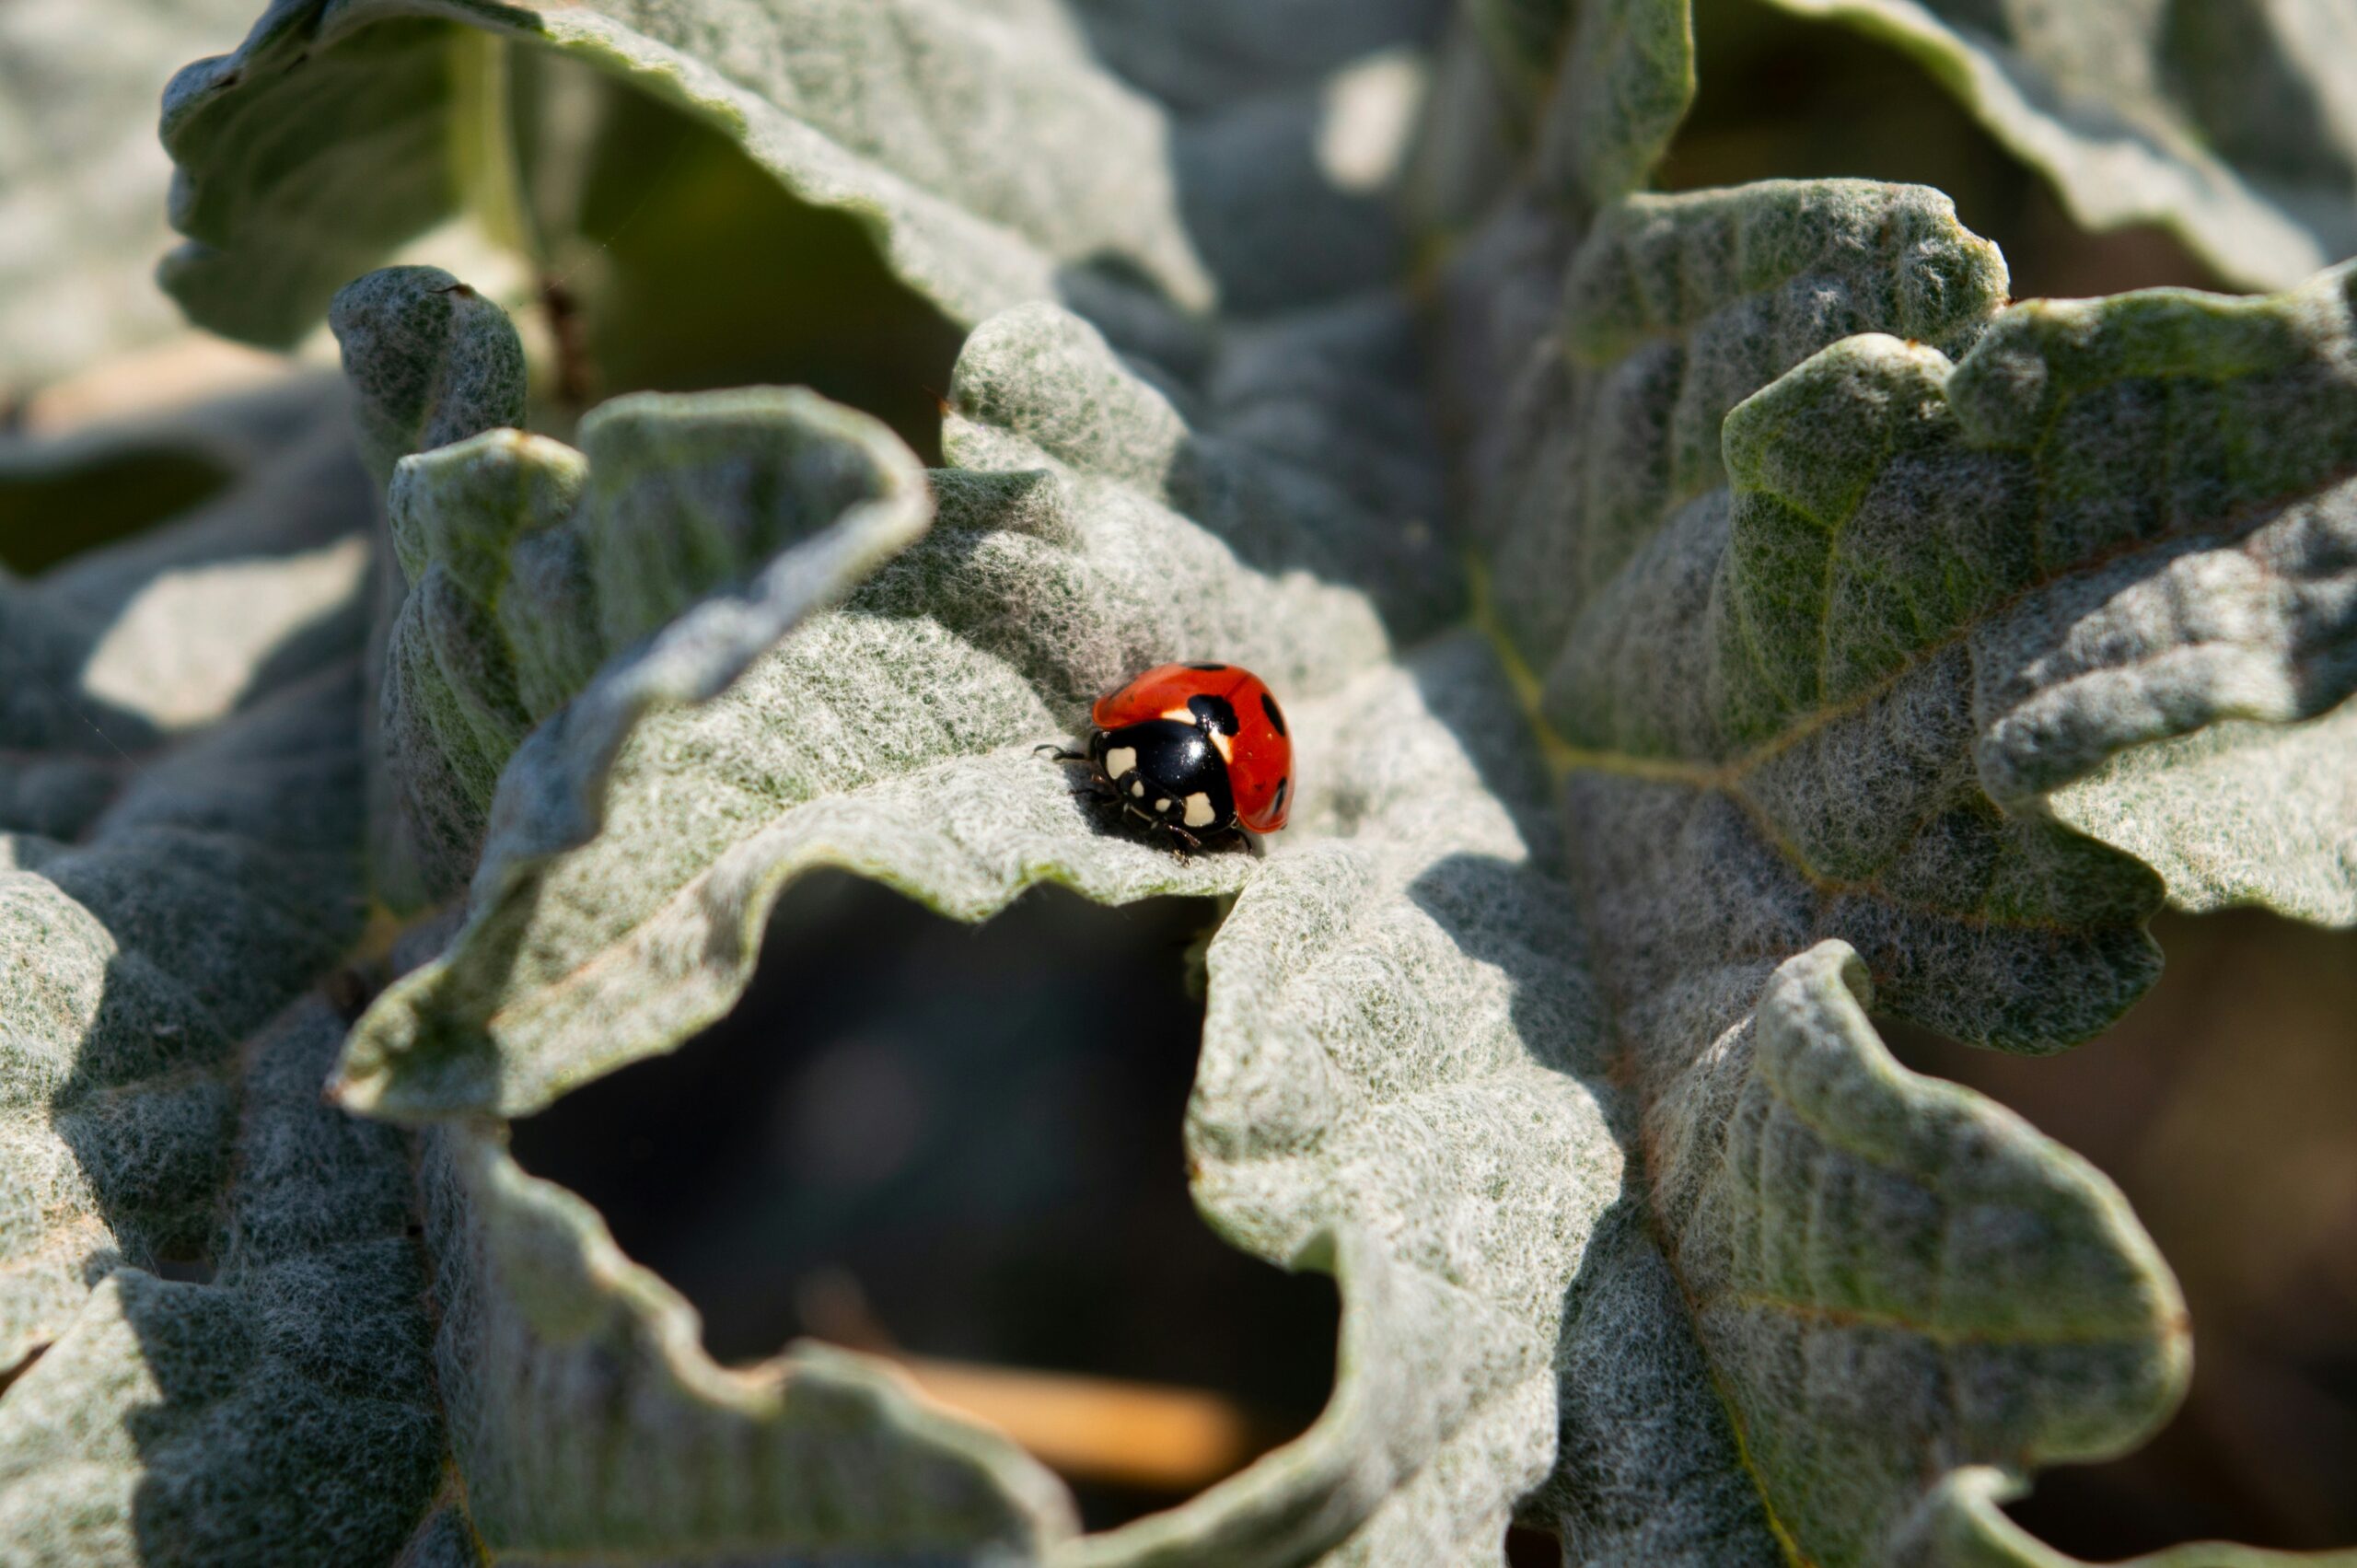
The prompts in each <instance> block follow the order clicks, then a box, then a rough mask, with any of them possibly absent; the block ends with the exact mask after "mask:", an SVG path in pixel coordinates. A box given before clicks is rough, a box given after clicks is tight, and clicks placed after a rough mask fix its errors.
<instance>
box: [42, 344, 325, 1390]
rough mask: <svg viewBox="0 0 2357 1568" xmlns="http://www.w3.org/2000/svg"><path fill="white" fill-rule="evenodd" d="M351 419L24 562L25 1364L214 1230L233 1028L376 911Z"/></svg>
mask: <svg viewBox="0 0 2357 1568" xmlns="http://www.w3.org/2000/svg"><path fill="white" fill-rule="evenodd" d="M319 395H320V389H319V388H318V387H317V386H312V387H309V388H307V389H304V391H303V393H302V396H303V397H304V398H305V399H306V400H307V401H310V402H312V403H314V404H316V403H317V401H318V400H319ZM330 406H331V407H332V404H331V405H330ZM334 424H335V422H334V421H333V420H332V419H330V420H327V421H317V420H314V421H312V422H310V424H309V426H308V434H306V435H304V436H301V437H300V438H299V439H297V440H296V441H295V442H294V443H293V445H292V447H291V448H290V449H288V450H286V451H284V453H283V454H281V455H280V456H279V457H278V458H277V459H276V460H275V461H273V462H266V463H262V462H258V463H257V464H256V466H255V469H254V470H253V471H252V472H250V473H249V474H248V475H246V476H245V478H244V481H243V482H242V483H239V484H238V485H236V486H234V487H233V488H232V489H231V490H230V491H228V492H227V493H226V494H223V495H222V496H220V497H219V498H217V499H215V501H214V502H212V503H211V504H210V505H205V506H203V507H201V508H200V509H199V510H197V511H196V512H195V513H194V514H192V516H191V517H188V518H186V519H185V520H184V521H182V522H181V524H180V526H179V527H177V528H172V529H170V530H168V531H165V532H161V533H156V534H150V535H146V536H144V537H141V538H139V539H136V540H132V541H130V542H128V543H125V544H122V545H118V546H115V547H114V548H112V549H110V550H107V551H104V552H97V553H93V554H90V555H87V556H83V557H80V558H78V559H76V560H75V561H73V562H71V563H67V564H66V565H64V566H63V567H61V568H59V569H57V570H55V571H53V572H52V573H50V574H49V575H46V576H43V577H41V578H39V579H37V580H34V581H31V582H25V581H19V580H17V579H14V578H7V577H0V665H5V668H6V672H7V679H6V699H5V701H4V702H0V813H5V815H0V828H5V831H6V837H5V841H0V842H5V844H6V849H5V851H0V854H5V863H6V866H7V870H6V877H5V881H6V891H5V894H0V900H5V903H4V904H0V907H4V908H5V911H6V927H7V935H6V938H5V948H6V955H7V958H6V963H7V970H6V982H5V983H6V988H7V990H8V993H9V995H10V1000H9V1001H8V1002H7V1003H6V1007H5V1009H0V1012H5V1016H6V1020H7V1022H6V1051H7V1058H8V1065H7V1067H6V1072H5V1074H0V1085H5V1093H6V1097H7V1104H8V1106H9V1107H10V1110H9V1112H8V1118H7V1121H6V1132H5V1133H0V1146H5V1148H6V1150H7V1151H8V1153H7V1160H8V1164H9V1166H10V1167H11V1168H10V1173H9V1179H8V1180H7V1182H6V1186H5V1189H0V1191H6V1193H7V1195H8V1196H7V1200H6V1217H5V1218H0V1260H5V1267H0V1364H5V1365H14V1364H15V1363H17V1361H19V1360H20V1359H21V1358H22V1357H23V1356H24V1355H25V1354H26V1353H28V1352H29V1351H30V1350H32V1349H34V1348H36V1347H37V1346H39V1345H40V1344H41V1343H42V1342H45V1341H46V1340H47V1339H48V1338H50V1337H51V1336H52V1334H54V1333H55V1332H56V1331H57V1330H59V1329H61V1328H62V1327H63V1326H64V1322H65V1321H66V1320H67V1319H69V1318H71V1317H72V1316H73V1315H74V1314H75V1312H77V1311H79V1310H80V1309H81V1307H82V1304H83V1302H84V1300H85V1298H86V1296H87V1293H88V1290H89V1288H90V1286H91V1285H92V1284H94V1283H96V1282H97V1280H98V1279H99V1278H100V1277H102V1276H103V1275H104V1274H105V1273H106V1272H108V1271H109V1270H110V1269H111V1268H112V1267H113V1266H114V1265H115V1264H116V1263H118V1262H120V1261H122V1260H125V1259H128V1260H131V1261H134V1262H137V1263H142V1264H145V1263H148V1262H150V1261H151V1260H153V1258H154V1257H155V1256H157V1253H158V1252H159V1251H160V1252H171V1251H174V1250H176V1249H185V1248H187V1247H190V1246H192V1245H195V1244H197V1243H199V1242H201V1240H202V1238H203V1234H204V1231H205V1227H206V1223H207V1221H206V1215H207V1214H208V1213H209V1211H210V1208H211V1205H212V1202H213V1200H214V1196H215V1193H216V1192H217V1191H218V1190H219V1186H220V1183H221V1180H222V1179H223V1177H224V1175H225V1174H226V1164H227V1159H228V1153H227V1150H228V1143H227V1132H228V1126H229V1119H230V1118H232V1117H234V1114H235V1109H234V1108H235V1103H236V1097H235V1095H234V1093H233V1092H232V1090H231V1087H230V1083H231V1078H232V1075H233V1074H234V1067H235V1063H234V1051H235V1048H236V1043H237V1041H238V1040H239V1039H240V1038H242V1037H243V1036H245V1035H246V1034H247V1033H249V1032H250V1031H251V1030H252V1029H254V1028H257V1027H259V1026H260V1025H261V1023H262V1022H263V1021H265V1020H266V1019H267V1018H268V1017H269V1016H271V1015H272V1014H273V1013H274V1012H276V1011H277V1010H278V1009H279V1008H280V1007H281V1006H283V1005H284V1004H285V1002H286V1001H287V999H288V998H289V997H290V996H291V995H292V994H293V993H296V991H299V990H300V989H302V988H303V987H304V986H306V985H308V983H309V981H310V980H311V979H312V977H313V976H314V975H316V974H317V973H318V972H319V970H320V969H321V968H323V967H324V966H325V965H326V963H327V962H328V961H329V960H330V959H331V958H333V957H334V955H335V953H336V951H337V950H338V948H339V947H341V945H342V943H343V941H344V940H345V939H347V938H348V937H349V936H350V935H352V934H353V933H354V931H355V930H356V925H357V919H358V909H359V879H358V875H357V871H358V868H357V865H355V864H354V861H353V860H352V857H351V854H350V850H351V845H350V842H349V840H348V837H347V835H348V833H349V832H350V830H352V829H353V828H354V826H355V819H354V816H353V812H354V809H355V807H354V801H353V800H352V798H351V797H350V792H351V790H352V789H353V788H354V787H355V786H356V782H357V779H356V772H355V768H356V763H357V756H358V745H359V733H358V726H357V722H356V715H355V714H354V710H353V708H352V707H351V703H352V701H353V699H354V695H355V693H356V680H355V672H354V669H353V668H352V658H353V655H354V652H355V651H356V646H357V637H358V633H359V630H360V622H359V620H358V617H357V616H356V615H355V614H354V613H353V609H354V604H353V601H354V598H355V597H356V593H357V589H358V586H359V579H360V572H361V565H362V562H363V560H364V551H363V549H362V547H361V546H360V544H359V541H358V540H356V539H355V538H354V535H353V533H352V528H353V523H354V514H355V510H356V508H357V507H358V506H365V505H366V490H365V488H364V485H363V482H362V481H361V480H360V476H359V474H358V470H357V469H356V466H355V465H354V463H353V462H352V459H351V455H350V449H349V447H348V446H347V445H346V444H345V443H344V442H343V440H342V438H341V437H340V436H337V435H336V434H335V432H334V428H333V426H334ZM297 428H298V430H301V429H303V428H305V427H304V426H302V425H299V424H298V426H297ZM4 484H5V480H0V485H4ZM362 515H365V514H362ZM315 671H316V672H317V673H313V672H315Z"/></svg>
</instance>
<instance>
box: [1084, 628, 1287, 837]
mask: <svg viewBox="0 0 2357 1568" xmlns="http://www.w3.org/2000/svg"><path fill="white" fill-rule="evenodd" d="M1088 716H1089V720H1090V722H1091V723H1092V724H1093V725H1094V726H1095V727H1094V728H1093V729H1091V730H1090V731H1089V733H1088V749H1086V751H1066V750H1063V749H1061V748H1055V747H1042V748H1041V749H1042V750H1053V751H1054V752H1055V757H1056V761H1059V762H1076V763H1086V765H1087V768H1088V772H1089V777H1090V779H1091V780H1092V782H1094V784H1096V786H1097V791H1098V793H1100V794H1102V795H1104V796H1107V797H1108V798H1109V799H1112V800H1116V801H1118V802H1120V807H1121V814H1122V815H1123V816H1124V817H1129V818H1134V819H1138V820H1140V821H1143V822H1146V823H1149V824H1151V825H1152V826H1154V827H1155V828H1158V829H1160V830H1163V831H1164V832H1167V833H1168V834H1169V835H1170V836H1171V837H1172V838H1174V839H1176V840H1178V841H1179V843H1181V844H1183V845H1185V846H1186V847H1187V848H1189V849H1201V848H1202V846H1203V845H1204V844H1205V843H1206V842H1211V841H1213V840H1216V839H1219V838H1223V837H1225V836H1227V835H1229V834H1237V833H1245V834H1249V833H1273V832H1275V831H1276V830H1278V829H1279V828H1282V827H1283V826H1284V825H1285V817H1286V815H1287V812H1288V810H1289V808H1290V807H1292V805H1293V739H1292V737H1291V736H1290V735H1288V734H1287V733H1286V729H1285V715H1284V712H1283V709H1281V708H1279V707H1278V706H1277V700H1276V698H1275V697H1274V696H1272V695H1271V693H1270V691H1269V687H1268V683H1267V682H1266V681H1263V680H1262V679H1260V677H1259V676H1257V675H1255V674H1253V673H1252V672H1251V671H1250V670H1248V669H1245V668H1241V667H1240V666H1237V665H1232V664H1166V665H1157V666H1156V667H1155V668H1152V669H1149V670H1147V671H1146V672H1145V673H1144V675H1141V676H1139V677H1138V678H1137V679H1134V680H1132V681H1131V682H1130V683H1129V684H1128V685H1126V686H1123V687H1122V688H1120V690H1119V691H1109V692H1107V693H1106V694H1105V695H1104V696H1102V697H1099V698H1097V702H1096V704H1095V705H1094V706H1093V707H1091V708H1090V709H1089V714H1088Z"/></svg>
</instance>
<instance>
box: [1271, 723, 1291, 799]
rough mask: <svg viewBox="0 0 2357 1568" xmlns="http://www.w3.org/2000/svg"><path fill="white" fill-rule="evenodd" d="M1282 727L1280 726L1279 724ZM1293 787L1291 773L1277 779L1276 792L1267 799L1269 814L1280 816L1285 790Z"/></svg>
mask: <svg viewBox="0 0 2357 1568" xmlns="http://www.w3.org/2000/svg"><path fill="white" fill-rule="evenodd" d="M1281 727H1282V726H1281ZM1291 788H1293V775H1292V774H1291V773H1287V774H1286V775H1285V776H1284V777H1283V778H1281V779H1279V780H1278V781H1277V793H1276V794H1275V796H1272V797H1271V799H1270V801H1269V815H1270V816H1271V817H1282V816H1283V815H1284V810H1285V791H1287V790H1289V789H1291Z"/></svg>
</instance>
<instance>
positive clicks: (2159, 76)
mask: <svg viewBox="0 0 2357 1568" xmlns="http://www.w3.org/2000/svg"><path fill="white" fill-rule="evenodd" d="M1764 3H1765V4H1768V5H1772V6H1777V7H1779V8H1780V9H1782V10H1786V11H1792V12H1795V13H1797V14H1799V15H1802V16H1806V17H1821V18H1823V19H1825V20H1828V21H1831V22H1837V23H1840V24H1842V25H1845V26H1848V27H1851V28H1854V29H1857V30H1859V31H1860V32H1863V33H1865V34H1867V35H1868V36H1870V37H1873V38H1876V39H1879V40H1882V41H1885V42H1887V43H1889V44H1891V45H1892V46H1894V47H1895V48H1898V49H1900V50H1903V51H1904V52H1907V53H1908V54H1910V55H1912V56H1913V57H1914V58H1915V59H1916V60H1917V61H1919V62H1920V63H1921V64H1922V65H1923V66H1924V67H1925V69H1927V70H1928V71H1929V72H1930V73H1931V75H1932V76H1933V79H1934V80H1935V81H1937V82H1939V83H1940V84H1941V85H1942V86H1943V87H1946V88H1947V89H1948V90H1949V91H1950V92H1952V93H1954V94H1955V95H1956V98H1957V99H1959V100H1960V101H1961V102H1962V103H1963V104H1964V106H1965V107H1966V108H1967V109H1968V110H1970V111H1971V112H1972V113H1973V115H1975V116H1976V117H1977V118H1978V119H1979V120H1980V122H1981V123H1982V124H1984V125H1986V126H1987V127H1988V128H1989V130H1990V132H1991V134H1993V135H1995V136H1996V137H1997V139H1998V140H1999V141H2001V142H2003V144H2004V145H2006V147H2007V148H2009V149H2010V150H2011V151H2012V152H2013V154H2014V156H2015V157H2019V158H2020V159H2022V160H2023V161H2024V162H2026V163H2027V164H2029V165H2031V166H2032V167H2033V168H2037V169H2038V171H2039V172H2040V173H2042V174H2044V175H2045V176H2046V177H2047V178H2048V179H2049V180H2052V181H2053V183H2054V187H2055V190H2056V191H2057V192H2060V194H2061V198H2062V202H2063V204H2064V205H2065V206H2067V207H2068V208H2069V209H2070V211H2071V214H2072V215H2073V216H2074V217H2076V218H2077V219H2078V220H2079V221H2080V222H2081V223H2083V224H2085V225H2087V226H2090V227H2094V228H2114V227H2118V226H2121V225H2125V224H2136V223H2154V224H2161V225H2164V226H2166V227H2168V228H2170V229H2172V230H2173V231H2175V232H2176V233H2177V236H2178V237H2179V238H2182V239H2184V240H2185V241H2186V243H2187V244H2188V245H2189V246H2191V247H2192V248H2193V250H2196V251H2197V252H2199V253H2200V255H2201V257H2202V258H2203V259H2204V260H2206V261H2209V263H2210V264H2211V265H2212V266H2213V267H2215V268H2217V270H2218V271H2219V273H2222V274H2223V275H2224V276H2225V277H2226V278H2228V279H2230V280H2232V281H2233V282H2235V283H2236V284H2239V285H2243V286H2245V287H2249V288H2282V287H2286V286H2289V285H2292V284H2294V283H2296V282H2298V281H2299V280H2300V279H2301V278H2304V277H2305V276H2306V275H2307V274H2308V273H2312V272H2314V271H2316V269H2317V268H2319V267H2322V266H2324V265H2325V264H2326V263H2327V262H2330V261H2340V260H2341V259H2342V258H2344V257H2346V256H2348V255H2350V254H2351V252H2352V251H2357V17H2352V15H2351V12H2350V10H2349V8H2348V6H2345V5H2343V4H2341V3H2340V0H2276V3H2273V4H2268V5H2254V4H2248V3H2246V0H2206V3H2197V4H2192V5H2178V6H2135V5H2125V4H2117V3H2105V4H2096V3H2085V4H2079V5H2071V6H1987V5H1982V4H1978V3H1976V0H1764Z"/></svg>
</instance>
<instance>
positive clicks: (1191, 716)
mask: <svg viewBox="0 0 2357 1568" xmlns="http://www.w3.org/2000/svg"><path fill="white" fill-rule="evenodd" d="M1162 716H1163V717H1164V718H1167V719H1177V720H1178V721H1179V723H1180V724H1183V725H1185V726H1187V727H1188V728H1190V729H1192V728H1193V727H1194V726H1195V710H1194V709H1192V708H1190V707H1189V706H1188V705H1187V704H1186V703H1179V705H1178V706H1177V707H1175V708H1165V709H1163V710H1162Z"/></svg>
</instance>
